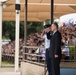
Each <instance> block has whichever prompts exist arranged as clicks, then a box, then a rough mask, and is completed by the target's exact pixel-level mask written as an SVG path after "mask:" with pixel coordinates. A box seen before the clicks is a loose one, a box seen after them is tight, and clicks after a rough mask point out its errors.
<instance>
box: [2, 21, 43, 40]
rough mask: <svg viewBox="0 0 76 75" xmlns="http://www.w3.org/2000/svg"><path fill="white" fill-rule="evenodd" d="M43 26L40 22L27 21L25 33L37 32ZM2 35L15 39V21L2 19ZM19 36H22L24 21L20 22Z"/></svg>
mask: <svg viewBox="0 0 76 75" xmlns="http://www.w3.org/2000/svg"><path fill="white" fill-rule="evenodd" d="M42 28H43V23H41V22H28V23H27V35H29V34H31V33H36V32H39V31H40V30H41V29H42ZM2 30H3V31H2V36H3V37H5V38H9V39H11V40H12V41H13V40H15V22H14V21H3V27H2ZM20 38H24V22H20Z"/></svg>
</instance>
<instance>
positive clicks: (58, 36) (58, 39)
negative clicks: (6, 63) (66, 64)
mask: <svg viewBox="0 0 76 75" xmlns="http://www.w3.org/2000/svg"><path fill="white" fill-rule="evenodd" d="M60 46H61V34H60V33H57V34H56V35H55V57H58V54H59V52H60V51H59V50H60Z"/></svg>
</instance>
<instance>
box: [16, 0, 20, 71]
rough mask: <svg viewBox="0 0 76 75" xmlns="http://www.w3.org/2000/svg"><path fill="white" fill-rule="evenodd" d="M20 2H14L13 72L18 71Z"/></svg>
mask: <svg viewBox="0 0 76 75" xmlns="http://www.w3.org/2000/svg"><path fill="white" fill-rule="evenodd" d="M19 5H20V0H16V32H15V72H17V71H19V28H20V10H19V9H20V8H19Z"/></svg>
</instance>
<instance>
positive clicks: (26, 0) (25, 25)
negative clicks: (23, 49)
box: [24, 0, 28, 46]
mask: <svg viewBox="0 0 76 75" xmlns="http://www.w3.org/2000/svg"><path fill="white" fill-rule="evenodd" d="M27 3H28V0H25V12H24V15H25V21H24V45H25V46H26V42H27Z"/></svg>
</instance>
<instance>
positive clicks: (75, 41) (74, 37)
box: [2, 26, 76, 54]
mask: <svg viewBox="0 0 76 75" xmlns="http://www.w3.org/2000/svg"><path fill="white" fill-rule="evenodd" d="M59 31H60V32H61V34H62V41H63V42H64V43H66V44H69V45H76V28H75V27H73V26H64V27H60V28H59ZM41 34H42V30H41V31H40V32H38V33H34V34H31V35H29V36H28V37H27V46H39V43H40V42H43V46H44V40H43V39H42V37H41ZM19 42H20V54H22V51H23V46H24V40H23V39H20V40H19ZM2 52H3V53H6V54H15V41H12V42H9V43H8V44H5V45H3V46H2Z"/></svg>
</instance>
